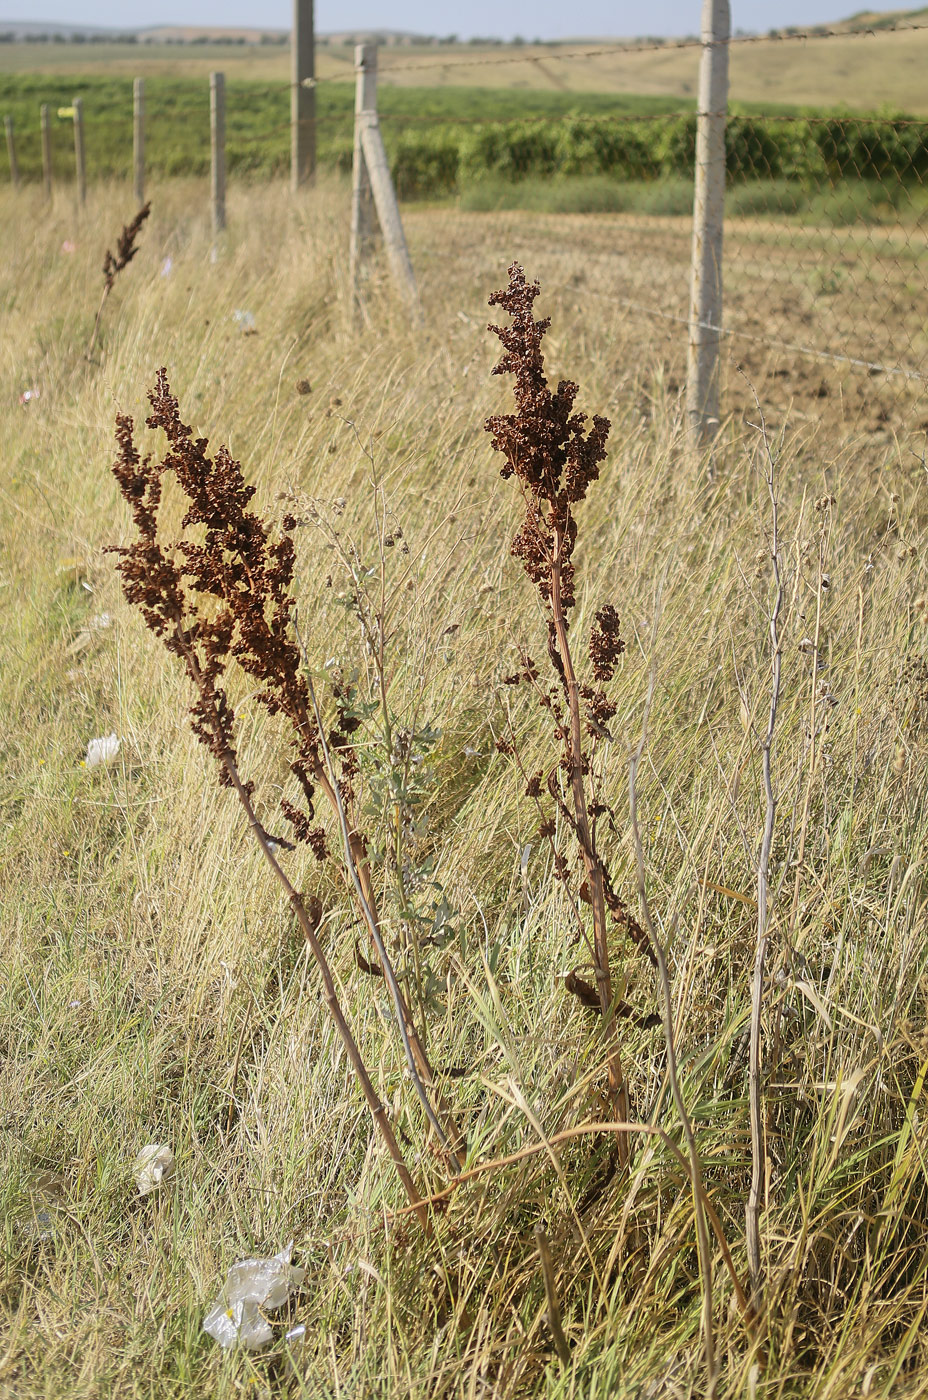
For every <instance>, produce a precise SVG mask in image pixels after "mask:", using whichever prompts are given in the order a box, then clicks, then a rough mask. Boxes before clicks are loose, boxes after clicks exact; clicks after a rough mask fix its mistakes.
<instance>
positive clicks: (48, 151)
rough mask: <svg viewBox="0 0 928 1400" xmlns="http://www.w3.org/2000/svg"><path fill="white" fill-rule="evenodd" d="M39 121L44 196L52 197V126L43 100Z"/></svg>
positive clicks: (46, 104) (46, 105)
mask: <svg viewBox="0 0 928 1400" xmlns="http://www.w3.org/2000/svg"><path fill="white" fill-rule="evenodd" d="M39 121H40V124H41V128H42V184H43V185H44V186H45V198H46V199H51V197H52V127H51V117H50V116H49V111H48V103H47V102H43V103H42V105H41V107H40V108H39Z"/></svg>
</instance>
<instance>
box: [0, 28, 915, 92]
mask: <svg viewBox="0 0 928 1400" xmlns="http://www.w3.org/2000/svg"><path fill="white" fill-rule="evenodd" d="M919 13H921V12H919V11H912V12H910V17H911V16H917V15H918V14H919ZM862 22H863V21H862V20H855V21H854V23H855V24H858V25H859V24H860V23H862ZM848 23H849V24H850V21H849V22H848ZM2 27H3V26H2V23H0V29H2ZM288 64H289V57H288V53H287V49H286V46H278V45H276V44H243V43H238V44H236V43H231V42H227V43H224V44H210V43H199V44H191V45H179V44H166V43H145V44H118V43H112V44H103V43H94V44H92V45H71V44H49V43H42V44H26V43H17V44H3V45H0V74H2V73H3V72H35V73H48V74H59V75H68V74H75V75H76V74H92V73H99V72H102V71H105V72H106V73H107V75H109V76H112V77H117V76H125V77H131V76H135V75H145V74H150V75H152V76H153V75H155V74H164V75H172V76H173V75H180V74H187V75H190V76H197V75H204V76H205V75H206V74H207V73H209V72H210V71H211V70H212V69H214V68H217V67H220V68H223V69H224V70H225V71H226V72H227V73H228V74H229V76H230V77H231V78H247V79H252V80H255V81H262V82H274V81H279V82H286V81H287V79H288V76H289V70H288ZM698 67H699V48H698V46H697V45H688V46H679V45H672V44H667V45H662V46H657V47H651V48H645V47H642V48H640V49H635V48H632V49H626V50H624V51H617V50H616V47H615V46H607V45H595V44H594V45H589V46H586V47H584V46H582V45H578V46H576V47H568V46H547V45H545V46H534V45H519V46H512V45H509V46H492V47H489V46H488V47H486V48H481V47H478V46H474V45H470V44H467V45H442V46H441V47H440V48H436V47H435V46H434V45H431V44H429V45H409V46H404V47H402V48H397V47H391V48H390V49H389V50H388V51H385V52H384V53H383V56H382V62H381V81H382V82H383V83H385V84H387V83H389V84H399V85H402V86H406V87H409V86H428V87H441V86H456V85H464V86H473V85H474V84H475V82H477V83H481V84H483V85H484V86H487V87H496V88H522V89H535V90H541V91H544V90H548V91H561V92H571V91H572V92H615V93H639V94H642V95H646V96H653V97H671V98H689V99H692V98H693V97H695V94H696V87H697V76H698ZM926 67H928V28H926V29H923V30H922V29H914V30H909V31H908V32H906V31H905V30H902V31H893V32H890V31H886V30H882V31H881V30H879V29H877V30H871V31H869V32H866V33H860V32H855V33H851V32H848V33H846V34H838V35H835V36H834V37H828V38H818V37H812V36H810V37H808V38H785V39H769V40H757V41H751V42H748V43H744V42H741V43H737V42H736V43H735V44H733V46H732V53H731V97H732V101H734V102H750V103H754V104H764V105H769V106H771V107H773V106H778V105H780V104H791V105H795V104H799V105H805V104H809V105H815V106H840V105H844V106H847V107H849V108H854V109H857V110H873V109H876V108H879V107H882V106H891V107H893V108H894V109H896V110H903V111H908V112H913V113H918V114H921V113H928V87H926V84H925V80H924V73H925V69H926ZM317 71H318V74H319V76H320V77H321V78H322V79H324V80H330V79H333V78H338V77H340V76H343V77H344V79H345V81H346V82H349V83H350V82H351V81H352V50H351V46H350V45H348V44H328V45H325V46H320V48H319V50H318V61H317Z"/></svg>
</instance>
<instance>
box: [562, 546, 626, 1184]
mask: <svg viewBox="0 0 928 1400" xmlns="http://www.w3.org/2000/svg"><path fill="white" fill-rule="evenodd" d="M563 544H564V536H563V533H562V531H561V530H560V529H559V528H558V527H557V526H555V529H554V558H553V560H552V563H551V614H552V618H553V621H554V630H555V634H556V637H557V645H558V650H559V652H560V655H561V663H562V665H563V667H564V685H565V688H566V691H567V705H568V708H569V710H570V788H571V794H572V796H573V803H574V815H575V819H576V823H577V836H578V837H579V839H580V848H581V850H582V852H583V864H584V867H585V870H586V879H587V885H588V887H589V891H590V902H591V904H592V907H593V948H594V952H595V956H596V983H597V988H598V991H599V1004H600V1008H601V1011H602V1023H603V1035H604V1036H606V1037H608V1039H609V1041H611V1044H610V1045H609V1048H608V1049H607V1056H608V1059H607V1065H608V1072H609V1091H610V1094H611V1096H612V1102H613V1105H614V1108H615V1115H616V1118H618V1119H621V1120H627V1119H628V1118H629V1117H630V1110H629V1103H628V1089H627V1087H626V1084H625V1075H624V1073H623V1071H622V1059H621V1055H620V1052H619V1028H618V1023H617V1021H616V1018H615V1012H614V1009H613V1006H612V976H611V973H610V969H609V940H608V933H607V925H606V899H605V891H604V888H603V869H602V865H601V863H600V860H599V857H598V855H597V854H596V847H595V845H594V842H593V836H592V832H591V830H590V818H589V812H588V810H587V804H586V788H585V786H584V782H583V767H582V759H583V731H582V728H581V717H580V690H579V686H578V684H577V674H576V672H575V670H574V663H573V657H572V656H571V652H570V643H569V641H568V639H567V618H566V616H565V613H564V603H563V597H562V590H561V559H562V548H563ZM616 1151H617V1153H618V1158H619V1166H620V1167H621V1168H625V1167H627V1165H628V1160H629V1139H628V1136H627V1135H626V1134H625V1133H617V1134H616Z"/></svg>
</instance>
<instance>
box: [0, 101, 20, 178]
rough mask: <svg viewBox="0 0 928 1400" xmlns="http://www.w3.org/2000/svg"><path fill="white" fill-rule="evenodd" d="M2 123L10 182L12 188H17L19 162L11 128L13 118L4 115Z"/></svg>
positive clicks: (14, 134)
mask: <svg viewBox="0 0 928 1400" xmlns="http://www.w3.org/2000/svg"><path fill="white" fill-rule="evenodd" d="M3 125H4V126H5V127H6V153H7V155H8V156H9V158H10V183H11V184H12V186H13V188H14V190H18V189H19V162H18V161H17V159H16V133H15V132H14V130H13V118H12V117H4V118H3Z"/></svg>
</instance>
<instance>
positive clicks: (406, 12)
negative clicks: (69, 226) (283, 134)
mask: <svg viewBox="0 0 928 1400" xmlns="http://www.w3.org/2000/svg"><path fill="white" fill-rule="evenodd" d="M315 3H316V28H317V29H318V30H319V31H320V32H321V33H325V32H326V31H331V30H346V29H348V30H351V29H408V30H413V31H414V32H417V33H423V34H436V33H437V34H451V33H456V34H459V35H460V37H461V38H463V39H469V38H472V37H473V36H475V35H493V36H495V37H498V38H503V39H511V38H512V37H513V36H514V35H516V34H519V35H522V37H523V38H527V39H534V38H541V39H563V38H574V37H579V36H587V35H589V36H597V37H599V36H609V37H616V38H620V37H621V38H625V37H631V36H637V35H641V34H654V35H682V34H695V33H698V31H699V16H700V9H701V4H700V0H651V3H650V4H647V5H642V4H641V3H640V0H639V2H638V3H635V4H630V3H628V2H627V0H626V3H618V4H617V3H615V0H571V3H570V4H569V5H565V4H564V3H563V0H464V4H460V5H441V4H435V0H315ZM863 3H864V0H843V3H842V0H732V5H731V9H732V27H733V28H740V29H746V30H759V31H763V30H766V29H773V28H781V27H783V26H785V25H788V24H795V25H810V24H828V23H829V22H831V21H834V20H839V19H846V18H847V16H848V15H849V14H852V13H853V12H854V11H855V10H857V9H860V8H862V7H863ZM2 4H3V18H5V19H8V20H30V19H34V20H49V21H55V22H64V23H82V24H97V25H101V26H105V27H110V26H115V27H120V26H121V27H123V28H143V27H146V26H148V25H156V24H203V25H223V26H235V25H241V26H245V25H247V26H256V27H263V28H268V29H285V28H287V27H288V25H289V23H290V15H291V13H292V0H2ZM886 8H889V6H888V5H887V6H886ZM0 25H2V19H0Z"/></svg>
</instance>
